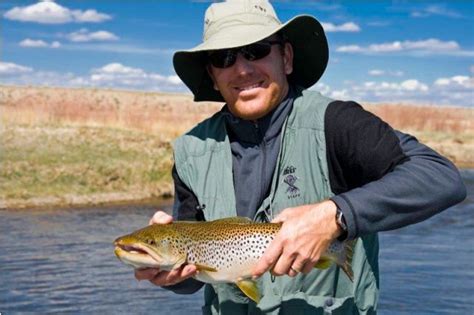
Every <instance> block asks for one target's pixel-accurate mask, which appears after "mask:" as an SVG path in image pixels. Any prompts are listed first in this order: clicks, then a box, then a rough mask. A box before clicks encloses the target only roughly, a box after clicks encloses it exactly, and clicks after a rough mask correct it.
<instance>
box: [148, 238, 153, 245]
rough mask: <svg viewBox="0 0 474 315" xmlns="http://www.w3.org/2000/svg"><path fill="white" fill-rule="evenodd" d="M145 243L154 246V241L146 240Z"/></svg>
mask: <svg viewBox="0 0 474 315" xmlns="http://www.w3.org/2000/svg"><path fill="white" fill-rule="evenodd" d="M146 242H147V243H148V245H155V241H154V240H152V239H147V241H146Z"/></svg>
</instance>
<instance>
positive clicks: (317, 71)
mask: <svg viewBox="0 0 474 315" xmlns="http://www.w3.org/2000/svg"><path fill="white" fill-rule="evenodd" d="M250 29H251V27H250V26H249V30H250ZM279 31H281V32H282V33H284V34H285V36H286V37H287V39H288V41H289V42H290V43H291V45H292V46H293V52H294V57H293V72H292V73H291V74H290V75H289V76H288V79H289V81H290V82H292V83H293V84H297V85H300V86H302V87H304V88H308V87H310V86H312V85H313V84H315V83H316V82H317V81H318V80H319V78H321V76H322V75H323V73H324V70H325V69H326V66H327V63H328V58H329V49H328V43H327V39H326V35H325V34H324V29H323V27H322V26H321V24H320V23H319V22H318V20H316V19H315V18H314V17H312V16H310V15H299V16H296V17H294V18H293V19H291V20H289V21H288V22H286V23H285V24H282V25H281V26H279V27H277V28H274V27H272V28H268V29H261V30H260V31H259V32H240V33H239V34H241V36H244V37H242V38H239V36H227V37H225V38H221V39H218V38H217V39H213V40H212V41H210V40H209V41H206V42H204V43H203V44H201V45H198V46H196V47H194V48H192V49H190V50H186V51H177V52H176V53H175V54H174V56H173V65H174V69H175V71H176V74H177V75H178V76H179V77H180V78H181V80H182V81H183V82H184V83H185V84H186V86H187V87H188V88H189V89H190V90H191V92H193V94H194V100H195V101H196V102H199V101H215V102H224V99H223V98H222V95H221V94H220V93H219V91H216V90H215V89H214V88H213V86H214V84H213V82H212V79H211V78H210V76H209V74H208V73H207V70H206V66H207V52H208V51H210V50H217V49H226V48H233V47H239V46H245V45H248V44H251V43H254V42H257V41H260V40H262V39H264V38H267V37H269V36H271V35H272V34H275V33H277V32H279ZM249 34H250V35H249ZM235 35H237V34H235Z"/></svg>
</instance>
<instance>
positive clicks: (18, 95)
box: [0, 86, 474, 209]
mask: <svg viewBox="0 0 474 315" xmlns="http://www.w3.org/2000/svg"><path fill="white" fill-rule="evenodd" d="M221 106H222V104H218V103H194V102H193V101H192V98H191V96H190V95H184V94H183V95H180V94H163V93H145V92H130V91H114V90H99V89H61V88H42V87H9V86H8V87H7V86H0V113H1V126H0V139H1V165H2V167H1V169H0V209H1V208H30V207H51V206H72V205H74V206H75V205H93V204H94V205H96V204H109V203H123V202H131V203H132V202H133V203H135V202H139V201H141V200H142V201H144V200H148V201H150V200H155V199H157V198H163V197H171V196H172V195H173V193H174V192H173V186H172V181H171V175H170V173H171V167H172V164H173V160H172V148H171V142H172V140H173V139H175V138H176V137H177V136H178V135H179V134H181V133H183V132H184V131H186V130H188V129H189V128H191V127H192V126H193V125H194V124H195V123H196V122H198V121H200V120H202V119H204V118H205V117H207V116H209V115H211V114H212V113H214V112H216V111H218V110H219V109H220V108H221ZM364 107H366V108H367V109H368V110H370V111H373V112H375V113H376V114H377V115H379V116H381V117H382V118H383V119H384V120H386V121H387V122H389V123H390V124H391V125H393V126H394V127H395V128H397V129H400V130H402V131H406V132H409V133H411V134H413V135H415V136H417V137H418V138H419V139H420V141H422V142H424V143H426V144H428V145H429V146H431V147H433V148H434V149H436V150H438V151H439V152H441V153H442V154H444V155H446V156H448V157H449V158H450V159H451V160H453V161H454V162H455V163H456V165H458V167H469V168H472V167H474V111H473V110H472V109H467V108H441V107H420V106H419V107H414V106H400V105H366V106H364Z"/></svg>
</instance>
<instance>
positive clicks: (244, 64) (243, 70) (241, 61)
mask: <svg viewBox="0 0 474 315" xmlns="http://www.w3.org/2000/svg"><path fill="white" fill-rule="evenodd" d="M234 69H235V71H236V72H237V73H238V74H239V75H247V74H250V73H252V72H253V69H254V66H253V64H252V62H251V61H249V60H247V59H245V57H244V56H242V54H241V53H240V52H239V53H237V57H236V59H235V64H234Z"/></svg>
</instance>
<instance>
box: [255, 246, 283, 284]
mask: <svg viewBox="0 0 474 315" xmlns="http://www.w3.org/2000/svg"><path fill="white" fill-rule="evenodd" d="M282 250H283V246H282V245H281V242H280V241H279V239H278V237H276V238H275V239H274V240H273V241H272V242H271V243H270V245H269V246H268V248H267V250H266V251H265V253H264V254H263V256H262V258H260V260H259V261H258V263H257V266H255V268H254V270H253V273H252V276H253V278H254V279H255V278H258V277H260V276H262V275H263V274H264V273H265V272H266V271H268V270H270V269H271V268H272V267H273V265H274V264H275V263H276V262H277V260H278V258H279V257H280V255H281V253H282Z"/></svg>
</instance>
